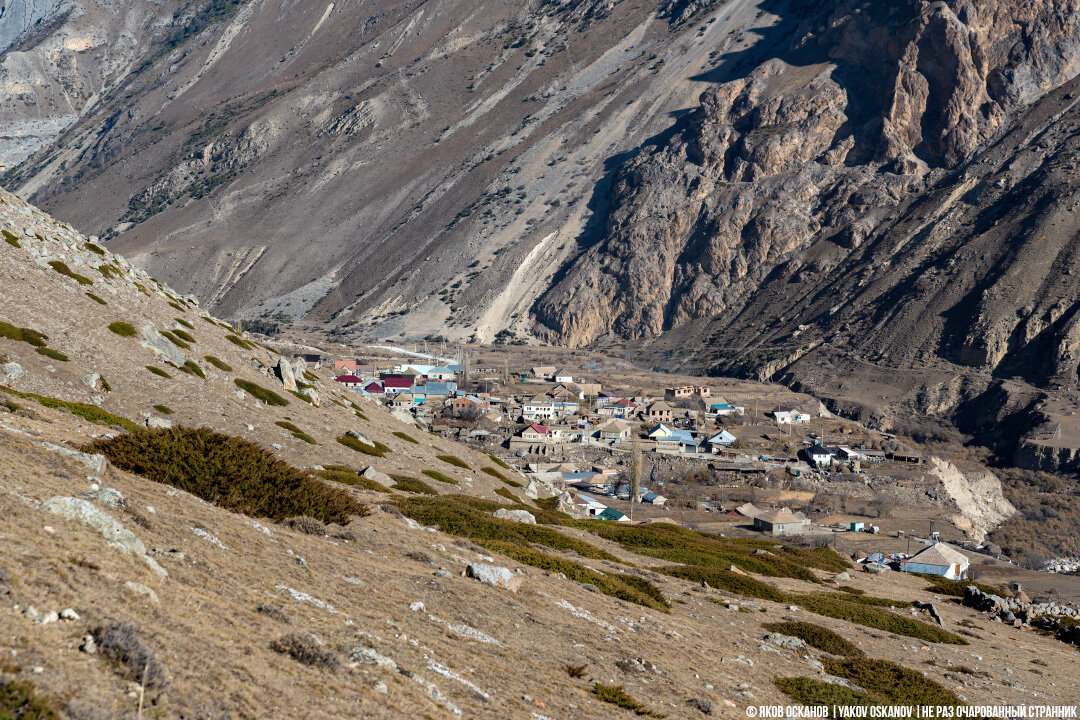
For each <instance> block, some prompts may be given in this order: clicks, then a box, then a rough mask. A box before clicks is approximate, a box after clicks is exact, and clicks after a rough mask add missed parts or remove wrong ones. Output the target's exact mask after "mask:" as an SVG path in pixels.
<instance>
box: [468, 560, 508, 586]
mask: <svg viewBox="0 0 1080 720" xmlns="http://www.w3.org/2000/svg"><path fill="white" fill-rule="evenodd" d="M465 574H466V575H467V576H468V577H471V578H473V579H475V580H479V581H480V582H483V583H487V584H488V585H494V586H495V587H501V588H505V589H507V590H509V591H510V592H517V591H518V590H519V589H521V578H520V577H518V576H517V575H515V574H514V572H513V571H512V570H510V569H509V568H504V567H499V566H497V565H485V564H483V563H472V564H470V565H469V567H468V568H466V569H465Z"/></svg>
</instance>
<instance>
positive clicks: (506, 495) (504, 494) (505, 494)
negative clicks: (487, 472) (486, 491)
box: [495, 488, 521, 503]
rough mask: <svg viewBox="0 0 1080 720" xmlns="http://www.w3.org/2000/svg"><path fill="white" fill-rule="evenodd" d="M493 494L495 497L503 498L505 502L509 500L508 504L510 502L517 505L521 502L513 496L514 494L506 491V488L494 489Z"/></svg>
mask: <svg viewBox="0 0 1080 720" xmlns="http://www.w3.org/2000/svg"><path fill="white" fill-rule="evenodd" d="M495 494H496V495H498V496H499V497H504V498H506V499H507V500H509V501H510V502H512V503H519V502H521V500H520V499H518V496H517V495H515V494H514V493H512V492H510V491H509V490H507V489H506V488H495Z"/></svg>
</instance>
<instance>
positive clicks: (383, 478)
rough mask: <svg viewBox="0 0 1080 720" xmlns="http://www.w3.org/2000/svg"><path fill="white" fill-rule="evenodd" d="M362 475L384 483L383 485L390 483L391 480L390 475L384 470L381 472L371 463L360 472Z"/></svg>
mask: <svg viewBox="0 0 1080 720" xmlns="http://www.w3.org/2000/svg"><path fill="white" fill-rule="evenodd" d="M360 477H364V478H367V479H368V480H374V481H375V482H377V483H382V484H383V485H388V484H390V482H391V480H390V476H389V475H387V474H386V473H384V472H379V471H378V470H376V469H375V468H374V467H373V466H371V465H368V466H367V467H366V468H364V470H363V471H362V472H361V473H360Z"/></svg>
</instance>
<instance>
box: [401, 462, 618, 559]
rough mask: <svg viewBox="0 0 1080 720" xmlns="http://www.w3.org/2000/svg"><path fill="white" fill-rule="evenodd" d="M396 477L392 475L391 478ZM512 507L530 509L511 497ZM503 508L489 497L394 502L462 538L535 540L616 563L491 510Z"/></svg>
mask: <svg viewBox="0 0 1080 720" xmlns="http://www.w3.org/2000/svg"><path fill="white" fill-rule="evenodd" d="M395 479H396V478H395ZM515 502H517V504H516V505H515V506H514V507H513V509H520V510H530V512H531V509H530V508H528V507H526V506H525V505H522V504H521V503H520V502H519V501H517V500H516V499H515ZM502 507H505V506H504V505H502V504H500V503H497V502H495V501H493V500H483V499H481V498H477V497H472V496H470V495H445V496H442V497H438V498H409V499H407V500H402V501H401V502H399V503H398V509H400V510H401V512H402V513H404V514H405V515H406V516H407V517H410V518H412V519H413V520H415V521H416V522H418V523H421V524H422V525H433V526H435V527H437V528H439V529H440V530H442V531H443V532H445V533H448V534H450V535H456V536H458V537H465V538H468V539H470V540H472V541H474V542H479V541H481V540H497V541H503V542H509V543H515V544H518V545H523V546H524V545H528V543H536V544H538V545H544V546H546V547H549V548H551V549H552V550H569V551H572V552H575V553H577V554H578V555H580V556H582V557H588V558H595V559H598V560H610V561H612V562H619V559H618V558H617V557H615V556H614V555H612V554H611V553H608V552H606V551H604V550H601V549H600V548H598V547H596V546H595V545H590V544H589V543H587V542H585V541H584V540H578V539H577V538H572V537H570V536H569V535H564V534H562V533H561V532H559V531H558V530H555V529H554V528H550V527H546V526H544V525H524V524H522V523H517V522H513V521H511V520H500V519H499V518H496V517H493V516H492V513H493V512H495V511H496V510H498V509H499V508H502Z"/></svg>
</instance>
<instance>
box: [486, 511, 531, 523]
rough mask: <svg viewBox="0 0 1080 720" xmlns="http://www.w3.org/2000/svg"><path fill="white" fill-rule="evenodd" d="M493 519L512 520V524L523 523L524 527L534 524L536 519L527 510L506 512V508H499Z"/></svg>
mask: <svg viewBox="0 0 1080 720" xmlns="http://www.w3.org/2000/svg"><path fill="white" fill-rule="evenodd" d="M495 517H497V518H499V519H500V520H513V521H514V522H519V523H524V524H525V525H535V524H536V517H535V516H533V514H532V513H531V512H529V511H528V510H508V509H506V508H499V509H498V510H496V511H495Z"/></svg>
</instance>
